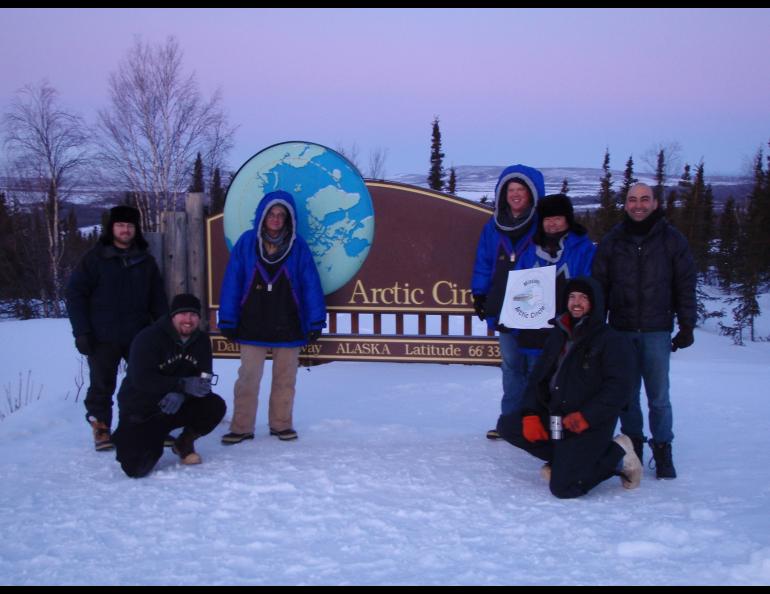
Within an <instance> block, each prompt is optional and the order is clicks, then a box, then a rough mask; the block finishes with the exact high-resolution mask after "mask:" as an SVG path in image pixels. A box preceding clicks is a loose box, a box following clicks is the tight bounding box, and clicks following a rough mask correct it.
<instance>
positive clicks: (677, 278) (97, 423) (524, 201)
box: [67, 165, 696, 498]
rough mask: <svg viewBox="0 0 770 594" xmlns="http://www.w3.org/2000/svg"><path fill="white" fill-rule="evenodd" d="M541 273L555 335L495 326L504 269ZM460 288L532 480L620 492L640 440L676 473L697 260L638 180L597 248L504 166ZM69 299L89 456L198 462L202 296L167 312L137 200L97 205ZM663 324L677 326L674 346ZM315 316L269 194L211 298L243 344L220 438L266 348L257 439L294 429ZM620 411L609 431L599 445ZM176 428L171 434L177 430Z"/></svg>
mask: <svg viewBox="0 0 770 594" xmlns="http://www.w3.org/2000/svg"><path fill="white" fill-rule="evenodd" d="M547 266H552V267H554V270H555V274H556V278H555V283H554V286H555V289H554V290H555V296H554V297H555V302H556V308H555V314H556V315H555V317H554V318H553V319H552V320H551V325H552V326H553V328H535V329H522V328H515V327H507V326H505V325H503V324H502V323H501V320H500V317H501V311H502V309H503V307H504V302H505V297H506V285H507V282H508V277H509V274H511V272H512V271H526V270H534V269H537V268H541V267H547ZM471 286H472V293H473V303H474V309H475V311H476V314H477V315H478V316H479V318H481V319H482V320H486V322H487V324H488V326H489V328H491V329H494V330H496V331H497V332H498V333H499V342H500V352H501V358H502V365H501V368H502V384H503V396H502V402H501V414H500V416H499V418H498V421H497V424H496V427H495V428H494V429H491V430H490V431H488V432H487V437H488V438H489V439H505V440H507V441H508V442H510V443H512V444H513V445H515V446H517V447H519V448H522V449H524V450H526V451H527V452H529V453H531V454H532V455H534V456H537V457H538V458H540V459H542V460H544V462H545V464H544V466H543V469H542V471H541V472H542V474H543V476H544V477H546V478H547V480H548V482H549V486H550V489H551V492H552V493H553V494H554V495H555V496H557V497H564V498H567V497H577V496H580V495H583V494H585V493H587V492H588V491H589V490H590V489H591V488H593V487H594V486H596V485H597V484H599V483H600V482H602V481H604V480H606V479H608V478H610V477H612V476H619V477H620V478H621V482H622V484H623V486H624V487H626V488H634V487H636V486H638V485H639V481H640V478H641V474H642V462H643V448H644V443H645V442H648V443H649V444H650V446H651V448H652V453H653V457H654V460H655V464H656V472H657V477H658V478H661V479H672V478H675V477H676V471H675V469H674V465H673V460H672V451H671V443H672V441H673V438H674V435H673V431H672V426H673V417H672V409H671V401H670V396H669V381H668V371H669V359H670V354H671V352H672V351H675V350H677V349H678V348H685V347H688V346H690V345H691V344H692V343H693V328H694V326H695V319H696V305H695V266H694V263H693V259H692V256H691V254H690V251H689V248H688V246H687V242H686V240H685V239H684V237H683V236H682V234H681V233H679V232H678V231H677V230H676V229H675V228H674V227H672V226H671V224H670V223H668V222H667V221H666V219H665V218H664V216H663V212H662V210H661V208H660V204H659V203H658V200H657V199H656V198H655V196H654V194H653V192H652V189H651V188H650V187H649V186H647V185H646V184H642V183H638V184H636V185H634V186H632V187H631V189H630V190H629V192H628V196H627V198H626V202H625V205H624V219H623V221H622V222H620V223H619V224H617V225H616V226H615V227H614V228H613V229H612V230H611V231H610V232H609V233H608V234H607V235H606V236H605V237H603V238H602V239H601V240H600V242H599V244H598V247H597V246H595V245H594V244H593V242H591V240H590V239H589V238H588V235H587V232H586V230H585V228H584V227H582V226H581V225H580V224H579V223H577V222H576V221H575V217H574V211H573V207H572V204H571V202H570V200H569V198H568V197H567V196H566V195H564V194H553V195H548V196H546V195H545V183H544V180H543V175H542V173H541V172H540V171H538V170H537V169H534V168H531V167H527V166H524V165H513V166H511V167H508V168H506V169H505V170H504V171H503V172H502V174H501V176H500V178H499V180H498V183H497V186H496V189H495V210H494V214H493V216H492V217H491V218H490V220H489V222H488V223H487V224H486V225H485V226H484V229H483V231H482V233H481V238H480V240H479V243H478V248H477V253H476V260H475V265H474V269H473V276H472V283H471ZM67 307H68V311H69V316H70V321H71V323H72V330H73V335H74V336H75V345H76V348H77V349H78V351H79V352H80V353H81V354H83V355H84V356H86V357H87V360H88V365H89V374H90V385H89V388H88V393H87V396H86V399H85V406H86V420H87V421H88V422H89V424H90V425H91V428H92V431H93V437H94V447H95V448H96V450H99V451H106V450H111V449H116V450H117V459H118V461H119V462H120V463H121V467H122V468H123V470H124V471H125V472H126V474H127V475H129V476H131V477H141V476H145V475H147V474H148V473H149V472H151V470H152V469H153V468H154V466H155V464H156V463H157V461H158V460H159V459H160V457H161V455H162V453H163V448H164V446H168V447H172V449H173V451H174V452H175V453H176V454H177V455H179V457H180V460H181V462H182V463H183V464H198V463H200V462H201V458H200V455H199V454H198V453H197V452H195V448H194V442H195V440H196V439H198V438H199V437H201V436H203V435H206V434H208V433H210V432H211V431H213V429H214V428H215V427H216V426H217V425H218V424H219V423H220V421H221V420H222V418H223V417H224V415H225V412H226V406H225V402H224V400H223V399H222V398H221V397H220V396H218V395H217V394H214V393H213V392H212V389H211V388H212V378H213V377H214V376H213V365H212V353H211V345H210V341H209V338H208V335H207V334H206V333H204V332H203V331H201V329H200V316H201V304H200V301H199V300H198V299H197V298H196V297H195V296H193V295H190V294H179V295H176V296H175V297H174V298H173V300H172V301H171V304H170V307H169V305H168V303H167V298H166V295H165V292H164V290H163V283H162V281H161V277H160V272H159V270H158V266H157V264H156V262H155V261H154V259H153V258H152V256H151V255H150V254H149V253H148V251H147V242H146V241H145V240H144V238H143V237H142V233H141V226H140V216H139V212H138V211H137V210H136V209H134V208H131V207H127V206H118V207H115V208H113V209H111V211H110V218H109V221H108V223H107V225H106V226H105V228H104V232H103V234H102V236H101V237H100V239H99V242H98V243H97V245H96V246H95V247H94V248H92V249H91V250H90V251H89V252H88V253H87V254H86V255H85V256H84V257H83V259H82V260H81V262H80V263H79V264H78V266H77V268H76V269H75V271H74V272H73V274H72V276H71V278H70V280H69V284H68V288H67ZM675 317H676V320H677V322H678V326H679V331H678V333H677V334H676V335H675V336H674V337H673V339H672V338H671V333H672V330H673V327H674V318H675ZM325 320H326V307H325V304H324V297H323V292H322V289H321V283H320V279H319V276H318V272H317V270H316V267H315V263H314V261H313V258H312V256H311V253H310V250H309V248H308V246H307V244H306V242H305V241H304V239H303V238H302V237H301V236H300V235H299V234H298V233H297V219H296V206H295V203H294V199H293V197H292V195H291V194H289V193H288V192H284V191H275V192H270V193H268V194H266V195H265V196H264V197H263V198H262V199H261V201H260V202H259V204H258V206H257V208H256V211H255V218H254V221H253V227H252V228H251V229H249V230H248V231H246V232H245V233H243V235H242V236H241V237H240V238H239V240H238V241H237V242H236V244H235V246H234V247H233V249H232V251H231V254H230V259H229V262H228V265H227V269H226V271H225V276H224V281H223V285H222V290H221V295H220V310H219V323H218V326H219V329H220V331H221V333H222V335H223V336H225V337H226V338H228V339H229V340H232V341H236V342H238V343H239V345H240V350H241V364H240V368H239V370H238V379H237V381H236V383H235V388H234V400H233V404H234V411H233V414H232V420H231V423H230V432H229V433H227V434H225V435H224V436H223V437H222V439H221V442H222V444H223V445H234V444H238V443H241V442H243V441H245V440H250V439H253V438H254V428H255V421H256V412H257V400H258V392H259V385H260V381H261V379H262V375H263V369H264V363H265V359H266V357H267V355H268V352H270V353H271V354H272V358H273V365H272V383H271V392H270V397H269V412H268V419H269V428H270V434H271V435H274V436H276V437H277V438H278V439H280V440H284V441H289V440H293V439H296V438H297V432H296V430H295V429H294V425H293V417H292V412H293V405H294V396H295V383H296V375H297V368H298V364H299V351H300V348H301V347H302V346H304V345H306V344H308V342H312V341H315V340H317V339H318V338H319V337H320V335H321V331H322V329H323V328H324V327H325V325H326V323H325ZM123 359H124V360H126V361H127V362H128V366H127V371H126V376H125V378H124V380H123V382H122V384H121V386H120V389H119V391H118V402H119V404H120V418H119V423H118V427H117V429H116V430H115V432H114V433H112V432H111V426H112V404H113V401H112V395H113V393H114V391H115V388H116V383H117V374H118V366H119V364H120V361H121V360H123ZM642 382H644V387H645V392H646V395H647V401H648V407H649V430H650V433H651V438H650V439H649V441H648V440H647V439H646V438H645V435H644V417H643V413H642V408H641V402H640V390H641V383H642ZM618 419H619V420H620V434H619V435H618V436H616V437H613V435H614V433H615V427H616V425H617V422H618ZM177 428H182V431H181V433H179V435H178V436H176V437H174V436H172V435H171V431H173V430H175V429H177Z"/></svg>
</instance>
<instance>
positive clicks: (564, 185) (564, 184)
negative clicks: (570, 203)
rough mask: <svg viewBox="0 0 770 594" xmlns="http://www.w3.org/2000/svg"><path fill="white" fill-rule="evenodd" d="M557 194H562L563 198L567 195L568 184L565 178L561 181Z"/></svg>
mask: <svg viewBox="0 0 770 594" xmlns="http://www.w3.org/2000/svg"><path fill="white" fill-rule="evenodd" d="M559 193H560V194H564V195H565V196H566V195H567V194H569V182H568V181H567V178H566V177H565V178H564V179H563V180H561V190H559Z"/></svg>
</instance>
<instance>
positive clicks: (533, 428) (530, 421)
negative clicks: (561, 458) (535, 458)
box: [521, 415, 548, 443]
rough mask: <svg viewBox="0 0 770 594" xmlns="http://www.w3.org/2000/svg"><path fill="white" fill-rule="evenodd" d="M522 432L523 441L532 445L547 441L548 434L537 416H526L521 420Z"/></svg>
mask: <svg viewBox="0 0 770 594" xmlns="http://www.w3.org/2000/svg"><path fill="white" fill-rule="evenodd" d="M521 426H522V431H521V433H522V434H523V435H524V439H526V440H527V441H530V442H532V443H534V442H536V441H546V440H547V439H548V433H546V431H545V427H543V422H542V421H541V420H540V417H538V416H537V415H527V416H526V417H522V419H521Z"/></svg>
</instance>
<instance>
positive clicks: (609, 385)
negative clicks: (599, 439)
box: [522, 277, 636, 447]
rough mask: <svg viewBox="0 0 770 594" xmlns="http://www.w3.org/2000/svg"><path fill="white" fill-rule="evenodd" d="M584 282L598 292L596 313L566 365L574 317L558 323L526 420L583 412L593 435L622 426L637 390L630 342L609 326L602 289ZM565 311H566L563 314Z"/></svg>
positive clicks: (527, 395)
mask: <svg viewBox="0 0 770 594" xmlns="http://www.w3.org/2000/svg"><path fill="white" fill-rule="evenodd" d="M582 280H584V281H587V282H588V283H589V284H590V285H591V287H592V289H593V293H594V295H593V296H592V304H593V305H592V311H591V313H590V314H589V316H588V318H587V319H586V320H585V322H584V323H583V324H581V325H579V326H578V327H577V328H576V329H575V332H574V344H573V345H572V348H571V349H570V350H569V352H568V353H567V355H566V356H565V357H564V360H563V361H562V363H561V365H559V355H560V353H561V352H562V350H563V349H564V347H565V344H566V342H567V339H568V337H569V330H568V329H567V328H568V325H567V323H566V320H567V319H568V318H569V315H568V314H563V315H562V316H560V317H559V318H557V319H556V320H555V323H556V327H555V328H553V329H552V330H551V331H550V333H549V335H548V339H547V341H546V343H545V347H544V348H543V354H542V355H541V357H540V359H539V360H538V362H537V364H536V365H535V368H534V369H533V371H532V375H531V376H530V379H529V382H528V384H527V388H526V390H525V392H524V402H523V408H522V415H527V414H537V415H539V416H540V417H542V418H544V419H545V418H546V417H547V416H548V415H561V416H564V415H567V414H569V413H572V412H577V411H579V412H581V413H582V414H583V416H584V417H585V419H586V421H588V424H589V427H590V428H589V430H588V431H589V432H590V431H591V428H594V429H595V428H598V427H600V426H601V425H604V424H607V423H612V424H613V425H614V423H615V422H616V421H617V418H618V414H619V413H620V410H621V409H622V408H623V407H624V406H626V404H627V402H628V398H629V396H630V394H631V390H632V388H633V383H634V377H635V373H636V371H635V361H636V358H635V355H634V352H633V347H632V345H631V342H630V341H629V340H628V338H626V337H625V336H623V335H622V334H620V333H618V332H616V331H615V330H613V329H612V328H610V327H609V326H607V324H606V323H605V322H604V298H603V295H602V290H601V287H600V285H599V284H598V283H597V282H596V281H595V280H593V279H590V278H585V277H583V279H582ZM567 289H568V290H569V284H568V285H567ZM565 296H566V292H565ZM564 303H566V298H565V299H564ZM565 309H566V307H564V306H562V308H561V309H560V311H565ZM554 373H555V374H556V377H555V378H554V379H553V381H552V376H553V375H554ZM550 386H553V389H551V387H550ZM603 447H606V444H604V446H603Z"/></svg>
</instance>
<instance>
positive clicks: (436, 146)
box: [428, 116, 444, 192]
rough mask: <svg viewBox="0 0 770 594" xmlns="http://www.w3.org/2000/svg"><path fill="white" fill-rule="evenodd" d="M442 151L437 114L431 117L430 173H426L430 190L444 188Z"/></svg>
mask: <svg viewBox="0 0 770 594" xmlns="http://www.w3.org/2000/svg"><path fill="white" fill-rule="evenodd" d="M443 160H444V153H442V152H441V130H440V129H439V125H438V116H436V117H434V118H433V133H432V135H431V143H430V173H429V174H428V187H429V188H430V189H431V190H437V191H439V192H440V191H441V190H443V189H444V164H443Z"/></svg>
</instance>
